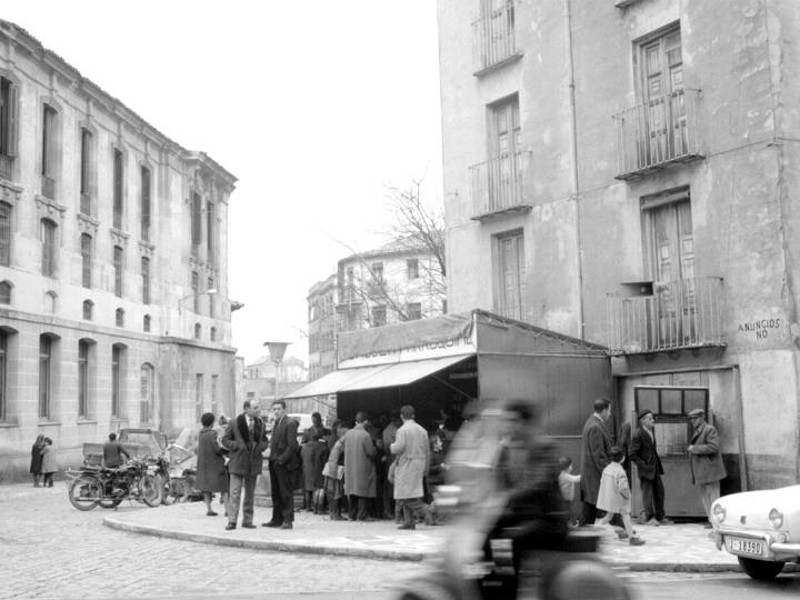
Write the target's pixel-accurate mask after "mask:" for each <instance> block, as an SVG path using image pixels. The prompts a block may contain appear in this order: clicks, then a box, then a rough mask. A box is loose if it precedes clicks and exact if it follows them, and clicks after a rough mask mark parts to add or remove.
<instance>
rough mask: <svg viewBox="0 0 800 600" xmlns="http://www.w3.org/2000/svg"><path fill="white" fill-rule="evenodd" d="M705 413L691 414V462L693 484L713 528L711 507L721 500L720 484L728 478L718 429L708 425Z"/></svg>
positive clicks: (709, 524) (699, 410) (696, 409)
mask: <svg viewBox="0 0 800 600" xmlns="http://www.w3.org/2000/svg"><path fill="white" fill-rule="evenodd" d="M704 417H705V412H704V411H703V410H702V409H700V408H695V409H694V410H693V411H691V412H690V413H689V421H690V422H691V424H692V428H693V431H692V437H691V439H690V440H689V447H688V448H687V449H686V451H687V452H688V453H689V460H690V464H691V468H692V483H694V484H697V485H699V486H700V497H701V499H702V501H703V508H704V509H705V511H706V516H707V517H708V518H709V523H708V525H706V527H711V523H710V519H711V505H712V504H713V503H714V500H716V499H717V498H719V482H720V481H721V480H722V479H725V477H727V475H728V473H727V471H725V465H724V464H723V462H722V454H720V451H719V434H718V433H717V430H716V428H715V427H714V426H713V425H710V424H709V423H706V420H705V418H704Z"/></svg>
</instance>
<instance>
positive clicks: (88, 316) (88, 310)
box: [83, 300, 94, 321]
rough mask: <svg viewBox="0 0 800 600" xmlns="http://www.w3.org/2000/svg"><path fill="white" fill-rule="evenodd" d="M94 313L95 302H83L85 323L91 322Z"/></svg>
mask: <svg viewBox="0 0 800 600" xmlns="http://www.w3.org/2000/svg"><path fill="white" fill-rule="evenodd" d="M93 313H94V302H92V301H91V300H84V301H83V319H84V320H85V321H91V320H92V318H93Z"/></svg>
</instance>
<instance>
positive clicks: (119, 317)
mask: <svg viewBox="0 0 800 600" xmlns="http://www.w3.org/2000/svg"><path fill="white" fill-rule="evenodd" d="M116 324H117V327H125V310H124V309H122V308H118V309H117V312H116Z"/></svg>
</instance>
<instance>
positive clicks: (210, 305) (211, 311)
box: [207, 277, 216, 319]
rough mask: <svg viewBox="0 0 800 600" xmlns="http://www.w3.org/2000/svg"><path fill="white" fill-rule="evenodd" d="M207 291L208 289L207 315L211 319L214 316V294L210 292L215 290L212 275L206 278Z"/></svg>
mask: <svg viewBox="0 0 800 600" xmlns="http://www.w3.org/2000/svg"><path fill="white" fill-rule="evenodd" d="M207 291H208V316H209V317H211V318H212V319H213V318H214V296H215V295H216V294H215V293H212V292H215V291H216V288H214V278H213V277H209V278H208V288H207Z"/></svg>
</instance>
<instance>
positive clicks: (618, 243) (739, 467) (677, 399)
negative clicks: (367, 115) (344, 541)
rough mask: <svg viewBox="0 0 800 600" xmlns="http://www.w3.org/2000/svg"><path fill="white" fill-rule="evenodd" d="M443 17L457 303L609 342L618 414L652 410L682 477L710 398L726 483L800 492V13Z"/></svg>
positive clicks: (599, 10)
mask: <svg viewBox="0 0 800 600" xmlns="http://www.w3.org/2000/svg"><path fill="white" fill-rule="evenodd" d="M439 24H440V25H439V27H440V62H441V97H442V112H443V118H442V123H443V145H444V148H443V157H444V162H443V164H444V194H445V205H446V206H445V211H446V223H447V250H448V298H449V302H450V309H451V310H452V311H453V312H459V311H463V310H466V309H469V308H473V307H480V308H485V309H489V310H493V311H495V312H498V313H500V314H503V315H506V316H511V317H513V318H516V319H520V320H523V321H527V322H529V323H532V324H534V325H538V326H541V327H544V328H548V329H552V330H555V331H558V332H562V333H565V334H568V335H571V336H575V337H579V338H583V339H586V340H589V341H592V342H598V343H601V344H604V345H606V346H607V347H608V348H609V349H610V351H611V353H612V354H613V356H614V359H613V366H614V373H615V376H616V381H617V390H618V396H619V398H618V400H619V407H620V412H622V413H623V414H622V415H618V422H619V421H624V420H627V419H628V418H630V416H631V415H632V413H633V412H634V411H636V410H642V409H644V408H650V409H652V410H653V412H654V413H656V419H657V426H656V427H657V429H656V431H657V435H658V436H659V448H660V450H661V451H662V453H663V454H664V455H665V456H667V457H668V459H669V460H674V461H675V465H673V466H674V468H673V469H672V472H673V473H675V474H677V475H675V477H678V478H685V479H681V481H686V480H689V478H690V476H689V474H688V472H687V471H686V470H684V469H683V467H681V465H680V464H678V463H681V461H685V458H680V456H681V454H683V453H684V452H685V448H686V445H687V443H688V442H687V438H688V436H689V428H688V424H687V422H686V419H685V414H686V413H687V412H688V411H689V410H690V409H691V408H695V407H706V406H708V408H709V409H710V411H711V413H712V414H713V417H714V419H715V422H716V425H717V427H718V429H719V431H720V434H721V439H722V451H723V453H724V457H725V461H726V464H727V466H728V472H729V477H728V480H727V482H726V483H725V484H724V486H728V487H729V488H730V489H735V488H737V487H747V486H750V487H755V488H760V487H769V486H775V485H781V484H788V483H797V482H798V480H799V478H800V459H799V458H798V447H799V446H800V443H799V442H800V422H799V421H798V417H797V416H798V414H800V400H799V398H800V386H799V384H798V364H800V350H798V348H800V337H798V336H799V335H800V324H798V322H797V304H798V280H797V274H798V269H797V264H796V260H797V256H798V254H799V253H800V237H798V235H797V232H798V231H800V212H798V211H797V210H794V207H796V204H797V202H796V198H795V197H796V196H797V195H798V193H800V172H798V169H797V168H796V165H797V164H799V163H800V161H798V153H799V152H800V142H798V140H800V112H798V110H797V107H798V106H800V84H798V81H797V78H796V77H794V75H795V74H796V73H797V72H798V71H799V70H800V54H799V53H798V52H797V51H796V50H795V47H796V46H797V45H798V42H800V4H798V3H797V2H796V1H795V0H771V1H770V2H740V3H734V4H731V5H727V4H726V5H725V6H724V7H723V6H722V5H721V3H717V2H680V1H679V0H616V1H615V0H592V1H591V2H577V1H574V0H563V1H562V2H551V1H547V2H545V1H542V0H470V1H463V0H439ZM720 32H724V34H721V33H720ZM672 483H674V484H675V485H676V486H679V483H680V482H679V481H678V480H675V481H674V482H672ZM669 485H670V482H668V489H669ZM680 485H686V484H685V483H683V484H680ZM675 489H678V487H675V488H673V490H675ZM668 495H669V492H668Z"/></svg>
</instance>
